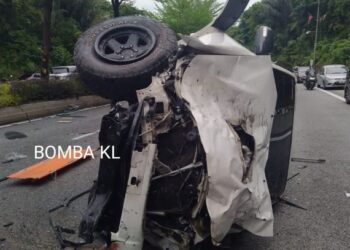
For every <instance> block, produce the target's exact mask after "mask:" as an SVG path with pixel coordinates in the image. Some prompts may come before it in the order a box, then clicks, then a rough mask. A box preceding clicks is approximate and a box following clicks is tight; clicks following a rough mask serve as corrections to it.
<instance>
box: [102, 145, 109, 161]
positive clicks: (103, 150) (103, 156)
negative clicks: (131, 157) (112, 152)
mask: <svg viewBox="0 0 350 250" xmlns="http://www.w3.org/2000/svg"><path fill="white" fill-rule="evenodd" d="M108 149H109V146H107V147H106V148H104V147H103V146H101V159H104V158H105V155H106V159H111V157H109V155H108V154H107V150H108Z"/></svg>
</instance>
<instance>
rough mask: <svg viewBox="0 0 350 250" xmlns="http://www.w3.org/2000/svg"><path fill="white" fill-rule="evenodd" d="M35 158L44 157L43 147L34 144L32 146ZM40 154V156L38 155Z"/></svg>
mask: <svg viewBox="0 0 350 250" xmlns="http://www.w3.org/2000/svg"><path fill="white" fill-rule="evenodd" d="M34 154H35V159H40V160H41V159H43V158H44V147H43V146H35V147H34ZM39 155H40V156H39Z"/></svg>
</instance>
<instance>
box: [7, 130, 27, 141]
mask: <svg viewBox="0 0 350 250" xmlns="http://www.w3.org/2000/svg"><path fill="white" fill-rule="evenodd" d="M5 137H6V139H8V140H16V139H22V138H26V137H27V135H26V134H23V133H21V132H17V131H8V132H6V133H5Z"/></svg>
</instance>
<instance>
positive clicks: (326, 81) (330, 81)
mask: <svg viewBox="0 0 350 250" xmlns="http://www.w3.org/2000/svg"><path fill="white" fill-rule="evenodd" d="M348 73H349V69H348V67H346V66H345V65H341V64H334V65H325V66H323V67H322V69H321V71H320V72H319V73H318V74H317V87H321V88H324V89H326V88H332V87H343V86H344V85H345V84H346V81H347V75H348Z"/></svg>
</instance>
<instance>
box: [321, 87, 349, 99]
mask: <svg viewBox="0 0 350 250" xmlns="http://www.w3.org/2000/svg"><path fill="white" fill-rule="evenodd" d="M315 89H317V90H318V91H321V92H323V93H325V94H327V95H330V96H333V97H334V98H336V99H338V100H340V101H342V102H345V98H344V97H341V96H338V95H336V94H334V93H332V92H329V91H327V90H324V89H320V88H315Z"/></svg>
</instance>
